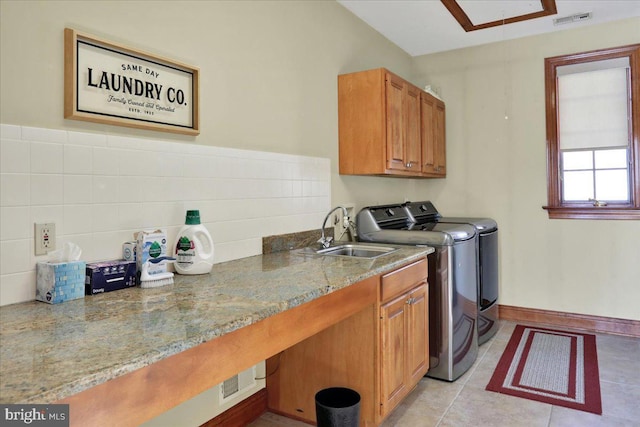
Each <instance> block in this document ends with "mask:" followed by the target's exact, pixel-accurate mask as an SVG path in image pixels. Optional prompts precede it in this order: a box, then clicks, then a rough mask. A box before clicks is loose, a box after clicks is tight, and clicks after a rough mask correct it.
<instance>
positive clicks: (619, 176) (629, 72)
mask: <svg viewBox="0 0 640 427" xmlns="http://www.w3.org/2000/svg"><path fill="white" fill-rule="evenodd" d="M545 85H546V88H545V90H546V117H547V168H548V169H547V180H548V182H547V190H548V205H547V206H545V207H544V208H545V209H546V210H547V212H548V213H549V218H582V219H640V166H639V163H640V44H636V45H632V46H624V47H620V48H613V49H606V50H598V51H592V52H585V53H577V54H573V55H566V56H557V57H553V58H546V59H545Z"/></svg>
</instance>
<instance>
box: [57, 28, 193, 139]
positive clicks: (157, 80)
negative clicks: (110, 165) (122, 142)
mask: <svg viewBox="0 0 640 427" xmlns="http://www.w3.org/2000/svg"><path fill="white" fill-rule="evenodd" d="M64 56H65V58H64V117H65V119H71V120H84V121H89V122H94V123H102V124H110V125H117V126H127V127H133V128H138V129H148V130H156V131H163V132H172V133H180V134H187V135H198V134H199V133H200V117H199V111H200V109H199V81H200V70H199V69H198V68H197V67H192V66H189V65H186V64H182V63H179V62H176V61H172V60H169V59H166V58H162V57H159V56H157V55H152V54H149V53H146V52H142V51H140V50H136V49H132V48H129V47H126V46H122V45H120V44H117V43H113V42H109V41H106V40H102V39H99V38H97V37H95V36H92V35H89V34H85V33H80V32H78V31H76V30H73V29H71V28H65V30H64Z"/></svg>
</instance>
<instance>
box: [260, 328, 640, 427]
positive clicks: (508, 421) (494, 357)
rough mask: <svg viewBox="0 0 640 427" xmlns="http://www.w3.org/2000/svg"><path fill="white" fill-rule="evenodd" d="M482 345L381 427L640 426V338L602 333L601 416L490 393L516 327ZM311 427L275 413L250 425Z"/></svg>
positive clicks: (425, 382) (424, 385) (426, 383)
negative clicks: (455, 374) (453, 376)
mask: <svg viewBox="0 0 640 427" xmlns="http://www.w3.org/2000/svg"><path fill="white" fill-rule="evenodd" d="M500 323H501V324H500V330H499V331H498V333H497V334H496V335H495V336H494V337H493V338H492V339H491V340H490V341H489V342H487V343H486V344H484V345H482V346H481V347H480V353H479V355H478V359H477V360H476V362H475V364H474V365H473V366H472V367H471V369H469V371H468V372H466V373H465V374H464V375H463V376H462V377H460V378H459V379H458V380H457V381H455V382H453V383H448V382H445V381H439V380H434V379H431V378H424V379H422V381H420V383H419V384H418V386H417V387H416V389H415V390H414V391H413V392H412V393H411V394H410V395H409V396H408V397H407V398H406V399H405V400H404V401H403V402H402V403H401V404H400V405H399V406H398V408H396V410H395V411H394V412H393V413H392V414H391V415H390V416H389V418H387V419H386V420H385V422H384V423H383V424H382V425H381V427H432V426H439V427H466V426H474V427H476V426H477V427H484V426H487V427H502V426H504V427H518V426H526V427H535V426H540V427H543V426H545V427H591V426H598V427H602V426H616V427H621V426H629V427H632V426H635V427H638V426H640V339H635V338H628V337H620V336H615V335H605V334H597V338H596V345H597V349H598V366H599V371H600V389H601V396H602V416H599V415H594V414H590V413H587V412H583V411H577V410H573V409H567V408H563V407H560V406H554V405H550V404H547V403H540V402H534V401H531V400H527V399H521V398H517V397H512V396H507V395H503V394H499V393H494V392H490V391H486V390H485V389H484V388H485V386H486V385H487V383H488V382H489V379H490V378H491V375H492V374H493V370H494V369H495V367H496V364H497V363H498V360H499V359H500V356H501V355H502V352H503V350H504V348H505V347H506V345H507V342H508V341H509V338H510V337H511V333H512V332H513V329H514V327H515V325H516V324H515V323H513V322H506V321H500ZM276 426H282V427H308V424H305V423H301V422H298V421H293V420H290V419H288V418H284V417H280V416H277V415H274V414H271V413H266V414H264V415H262V416H261V417H260V418H259V419H258V420H256V421H255V422H253V423H251V424H250V427H276Z"/></svg>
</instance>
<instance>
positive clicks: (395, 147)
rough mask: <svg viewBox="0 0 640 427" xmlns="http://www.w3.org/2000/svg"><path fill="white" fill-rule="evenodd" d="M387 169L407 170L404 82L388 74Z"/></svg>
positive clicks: (386, 81) (386, 77)
mask: <svg viewBox="0 0 640 427" xmlns="http://www.w3.org/2000/svg"><path fill="white" fill-rule="evenodd" d="M385 87H386V100H387V117H386V122H387V169H400V170H403V169H405V166H404V163H405V162H404V160H405V130H404V128H405V112H404V109H405V108H404V91H405V88H404V81H403V80H401V79H400V78H398V77H396V76H394V75H393V74H390V73H387V74H386V76H385Z"/></svg>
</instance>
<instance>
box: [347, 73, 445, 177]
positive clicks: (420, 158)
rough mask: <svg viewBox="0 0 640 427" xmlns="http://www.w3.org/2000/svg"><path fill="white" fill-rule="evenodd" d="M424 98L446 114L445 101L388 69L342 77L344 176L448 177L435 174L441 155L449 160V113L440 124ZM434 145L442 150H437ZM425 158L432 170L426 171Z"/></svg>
mask: <svg viewBox="0 0 640 427" xmlns="http://www.w3.org/2000/svg"><path fill="white" fill-rule="evenodd" d="M424 95H427V96H429V97H430V99H432V100H435V101H437V102H439V103H441V105H442V109H443V110H442V112H443V113H444V103H442V101H439V100H437V99H436V98H433V97H431V95H428V94H427V93H426V92H424V91H422V90H420V89H419V88H418V87H416V86H414V85H412V84H411V83H409V82H407V81H406V80H404V79H402V78H401V77H399V76H397V75H395V74H393V73H391V72H390V71H388V70H386V69H384V68H378V69H375V70H368V71H361V72H357V73H350V74H343V75H340V76H338V127H339V139H340V173H341V174H344V175H395V176H407V177H439V176H444V169H441V172H438V171H437V170H436V169H437V167H438V166H437V165H436V162H437V160H436V158H438V159H439V158H440V157H439V156H440V155H439V154H438V153H440V152H441V153H442V159H444V141H445V140H444V114H443V115H442V126H441V127H438V126H436V125H435V124H434V123H433V121H434V120H435V119H436V117H437V114H436V112H435V110H433V109H432V110H430V112H429V113H425V112H424V111H423V109H424ZM427 122H428V123H427ZM436 129H441V130H442V134H441V138H440V137H438V136H436V134H435V132H436ZM425 137H426V138H429V139H428V141H425ZM435 141H441V143H442V144H443V145H442V148H441V149H435V148H434V147H432V145H433V144H434V143H435ZM425 150H426V151H428V153H427V154H425ZM425 155H427V156H431V157H432V158H433V160H431V164H432V165H433V166H431V167H429V168H425V166H424V163H425ZM441 166H444V162H443V163H442V165H441Z"/></svg>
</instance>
